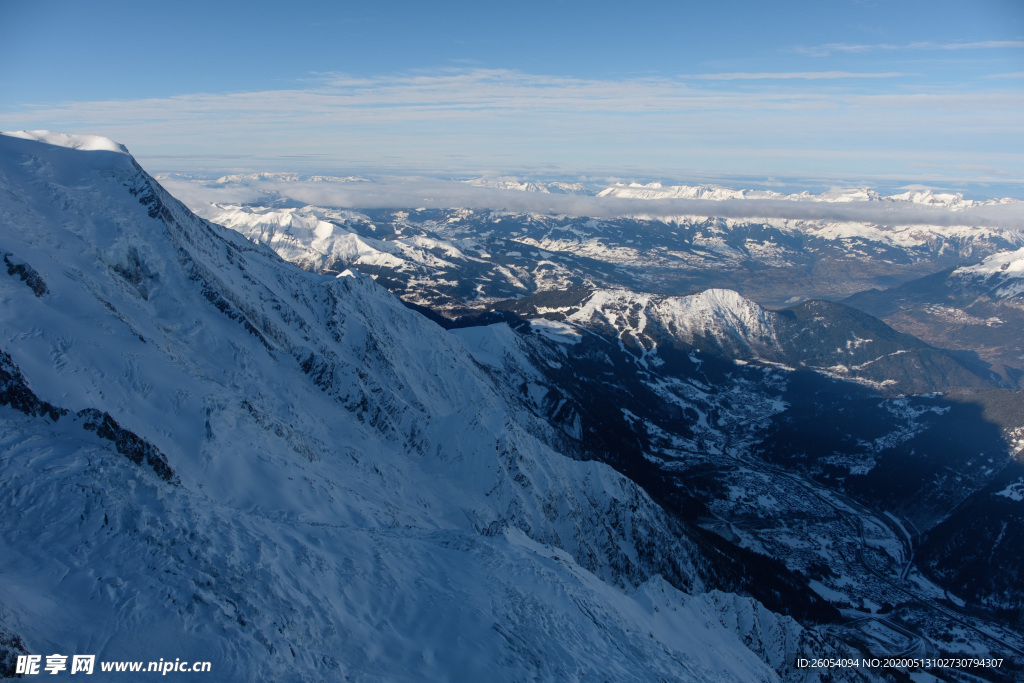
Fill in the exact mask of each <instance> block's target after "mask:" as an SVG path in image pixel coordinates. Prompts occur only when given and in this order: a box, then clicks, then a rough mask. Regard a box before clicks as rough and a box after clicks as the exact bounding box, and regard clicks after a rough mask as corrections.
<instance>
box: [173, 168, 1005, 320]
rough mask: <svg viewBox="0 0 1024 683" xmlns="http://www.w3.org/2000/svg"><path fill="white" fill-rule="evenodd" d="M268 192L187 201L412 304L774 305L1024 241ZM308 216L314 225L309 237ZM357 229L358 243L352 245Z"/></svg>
mask: <svg viewBox="0 0 1024 683" xmlns="http://www.w3.org/2000/svg"><path fill="white" fill-rule="evenodd" d="M188 187H191V186H190V185H189V186H188ZM257 187H258V184H257ZM275 187H278V186H276V185H275ZM275 192H276V190H275ZM275 196H278V195H273V196H261V197H259V198H258V199H259V203H257V204H239V203H216V204H207V203H203V202H201V201H195V202H193V206H194V207H195V209H196V210H197V211H198V212H199V213H200V214H201V215H203V216H204V217H205V218H208V219H209V220H211V221H213V222H216V223H220V224H223V225H229V226H231V227H232V228H233V229H235V230H238V231H240V232H242V233H243V234H245V235H247V236H249V237H251V238H253V239H260V240H261V241H264V242H266V243H269V244H272V245H273V246H274V247H275V249H278V250H279V252H281V253H283V254H286V257H287V258H288V259H289V260H293V261H295V262H297V263H301V264H303V265H304V267H309V268H313V269H317V270H331V271H334V272H340V271H341V270H344V269H345V268H348V267H355V268H358V269H360V270H361V271H362V272H365V273H368V274H371V275H373V276H375V277H378V278H384V281H385V282H386V283H387V286H388V288H389V289H391V290H392V291H395V292H397V293H399V294H400V295H401V296H402V298H404V299H405V300H407V301H411V302H414V303H418V304H422V305H429V306H431V307H434V308H447V309H460V308H464V307H465V306H467V305H470V306H472V305H474V302H477V303H480V304H484V305H486V304H488V303H490V302H491V301H494V300H499V299H507V298H514V297H520V296H523V295H525V294H531V293H534V292H537V291H545V290H559V289H565V288H566V287H567V286H571V285H579V284H585V285H587V286H590V287H593V288H626V289H631V290H634V291H644V292H653V293H656V294H667V295H681V294H694V293H698V292H700V291H703V290H704V289H709V288H719V289H732V290H735V291H737V292H739V293H740V294H742V295H743V296H745V297H747V298H750V299H753V300H755V301H758V302H760V303H762V304H768V305H774V306H782V305H786V304H788V303H793V302H795V301H800V300H803V299H807V298H841V297H844V296H849V295H852V294H854V293H856V292H858V291H863V290H866V289H871V288H879V289H881V288H886V287H891V286H893V285H894V284H900V283H901V282H904V281H907V280H911V279H915V278H917V277H921V276H925V275H929V274H931V273H934V272H935V271H936V270H941V269H943V268H955V267H960V266H965V265H970V264H973V263H977V262H978V261H979V260H981V259H983V258H985V257H988V256H990V255H992V254H995V253H998V252H1001V251H1006V250H1011V249H1018V248H1020V246H1021V244H1024V233H1022V232H1021V231H1020V230H1017V229H1013V228H997V227H972V226H961V225H919V224H912V225H898V224H896V225H885V224H878V223H864V222H855V221H839V220H804V219H782V218H764V219H737V218H700V217H694V216H680V217H677V218H674V219H667V218H655V217H648V218H643V219H638V218H588V217H574V216H552V215H543V214H524V213H518V212H508V211H500V212H499V211H492V210H480V209H443V210H436V209H413V208H408V209H402V210H381V209H360V210H358V211H357V210H353V209H339V208H329V207H323V206H311V205H306V206H301V207H297V206H295V203H294V202H292V201H284V200H283V199H281V198H280V197H279V199H280V201H276V200H274V197H275ZM579 208H586V207H585V206H581V207H579ZM943 211H944V212H945V213H946V214H949V213H951V211H952V210H951V209H944V210H943ZM313 225H315V226H318V227H317V230H318V232H317V234H316V235H311V234H310V235H307V234H306V231H308V230H309V229H310V227H309V226H313ZM353 236H356V237H358V238H359V239H361V240H362V242H363V243H362V244H361V245H360V246H359V248H358V249H354V248H353V246H352V244H351V243H352V241H353V239H354V237H353ZM282 250H284V251H282Z"/></svg>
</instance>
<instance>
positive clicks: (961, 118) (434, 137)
mask: <svg viewBox="0 0 1024 683" xmlns="http://www.w3.org/2000/svg"><path fill="white" fill-rule="evenodd" d="M883 83H884V84H886V85H885V87H882V86H881V85H880V84H883ZM986 83H987V84H989V87H988V88H987V89H978V90H976V91H974V92H971V93H969V94H965V93H964V92H963V91H962V90H955V91H954V90H950V89H948V88H942V87H923V86H916V85H914V84H913V79H912V78H911V77H910V76H908V75H907V74H902V73H901V72H891V71H879V72H853V71H829V70H822V71H792V72H781V71H780V72H763V73H762V72H722V73H709V74H695V75H689V76H686V75H681V76H676V77H632V78H619V79H596V78H592V79H585V78H569V77H560V76H548V75H543V74H540V75H538V74H527V73H522V72H517V71H509V70H498V69H469V70H442V71H435V72H430V73H405V74H397V75H386V76H380V77H375V78H355V77H349V76H345V75H337V74H322V75H320V76H319V77H317V78H316V80H313V81H310V82H308V83H306V84H305V85H304V86H303V87H298V88H291V89H283V90H273V91H258V92H234V93H193V94H185V95H180V96H176V97H168V98H151V99H139V100H130V101H121V100H117V101H95V102H68V103H64V104H61V105H57V106H39V107H33V106H21V107H18V108H17V110H16V111H13V110H12V109H11V108H9V107H8V108H7V109H6V111H0V129H8V130H11V129H24V128H48V129H51V130H62V131H67V132H83V133H84V132H89V133H98V134H103V135H107V136H109V137H112V138H114V139H116V140H118V141H119V142H123V143H125V144H127V145H128V146H129V148H130V149H131V150H132V151H133V153H135V154H136V155H137V156H139V157H140V158H141V159H142V160H143V161H144V162H146V160H147V159H148V158H153V159H161V160H163V161H161V162H160V164H161V168H162V169H163V170H186V169H187V168H188V167H190V166H191V167H192V168H196V167H198V166H200V165H205V167H207V168H209V167H211V166H214V165H218V164H219V168H224V167H225V166H226V165H227V164H225V163H223V160H224V159H225V158H226V157H227V158H230V157H236V158H240V159H245V158H248V159H249V160H250V162H246V161H244V160H243V161H240V163H239V164H238V165H244V164H246V163H251V164H252V166H257V165H260V164H265V163H266V162H273V163H274V164H275V165H276V168H292V169H294V168H297V167H298V166H299V165H300V164H302V163H304V162H302V159H307V160H308V159H309V158H311V157H312V155H317V159H318V163H320V164H321V168H320V169H319V170H321V171H328V170H331V169H328V168H324V166H326V165H330V166H331V167H332V168H333V169H334V170H340V169H342V168H346V167H347V168H354V169H360V168H363V169H365V168H385V169H387V168H398V167H401V166H403V165H404V167H405V168H407V169H410V170H413V171H415V172H429V173H443V172H453V173H454V172H462V171H468V170H472V171H473V172H481V171H488V170H496V171H501V172H515V171H518V170H519V169H524V168H539V167H543V166H558V167H559V168H561V169H570V170H575V171H583V172H598V171H601V172H619V173H623V174H634V175H635V174H637V171H640V173H643V174H646V175H648V176H651V175H657V174H663V175H669V174H672V173H680V172H687V171H696V172H708V173H723V174H728V173H733V174H739V173H743V174H749V173H764V174H774V173H789V174H802V175H822V174H837V175H845V176H847V177H849V176H851V175H876V176H877V175H883V174H889V175H901V176H902V177H904V178H908V179H910V178H916V177H918V176H916V173H917V171H915V169H914V166H913V164H920V163H927V164H932V165H933V167H934V168H936V171H935V172H934V173H936V174H938V173H939V172H940V171H939V170H938V169H946V170H947V172H948V173H949V174H951V175H953V176H954V177H964V175H965V172H964V169H965V168H967V167H974V168H982V167H988V168H993V169H997V170H998V171H999V172H1000V174H1002V175H1003V176H1004V177H1006V176H1009V177H1018V178H1019V177H1024V161H1022V159H1024V156H1022V154H1021V152H1022V150H1021V149H1020V147H1021V145H1020V139H1019V138H1020V135H1019V131H1020V125H1019V122H1020V121H1021V120H1024V92H1021V91H1020V89H1019V88H1014V87H1012V86H1013V83H1012V82H1010V81H1006V80H1003V81H999V80H994V79H990V80H988V81H986ZM217 159H220V161H219V162H218V161H217ZM287 159H291V161H287ZM252 166H250V168H251V167H252ZM175 167H176V168H175ZM265 168H266V166H264V169H265ZM306 168H311V164H306ZM260 170H263V169H260ZM966 175H968V176H971V178H970V179H972V180H973V179H977V177H978V173H977V172H969V173H967V174H966Z"/></svg>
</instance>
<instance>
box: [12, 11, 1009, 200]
mask: <svg viewBox="0 0 1024 683" xmlns="http://www.w3.org/2000/svg"><path fill="white" fill-rule="evenodd" d="M0 8H2V12H3V14H2V19H3V20H2V21H0V129H4V130H11V129H26V128H27V129H36V128H49V129H53V130H61V131H65V132H82V133H98V134H103V135H108V136H110V137H113V138H115V139H117V140H118V141H119V142H123V143H124V144H126V145H127V146H128V147H129V148H130V149H131V150H132V151H133V153H135V154H136V156H138V157H139V158H140V160H141V161H142V162H143V163H144V164H145V165H146V166H147V168H150V169H153V170H185V171H188V170H211V169H218V170H227V169H230V170H241V169H278V170H299V171H303V172H312V171H322V172H332V173H337V172H363V173H366V172H375V171H376V172H382V173H383V172H387V173H407V172H411V173H424V174H437V175H444V174H463V175H472V174H479V173H492V174H494V173H518V174H533V175H548V176H553V175H567V176H570V177H573V176H587V175H590V176H595V177H596V176H601V177H608V176H616V177H623V178H634V177H636V178H644V179H662V178H665V179H679V178H684V179H697V180H700V179H705V180H706V179H712V180H714V179H725V178H729V177H730V176H736V177H753V178H762V179H765V180H769V179H771V178H773V177H776V176H779V177H782V176H789V177H806V178H821V179H826V180H830V179H831V180H834V181H835V182H837V183H854V184H856V183H871V182H875V183H876V184H877V183H878V182H883V181H894V182H895V181H906V182H923V183H925V184H928V183H934V184H938V185H946V186H948V185H956V184H957V183H1001V184H1007V183H1020V182H1021V179H1024V133H1022V130H1024V126H1022V125H1021V122H1022V121H1024V2H1020V1H1018V0H988V1H985V0H974V1H973V2H961V1H957V2H950V1H943V0H930V1H927V2H925V1H918V0H888V1H886V2H875V1H873V0H858V1H854V0H846V1H844V0H834V1H832V2H820V0H819V2H813V3H812V2H776V3H766V2H737V1H733V2H729V1H723V2H716V3H710V2H681V1H676V2H648V3H633V4H626V3H604V2H590V3H581V2H550V1H549V2H515V3H480V2H473V3H468V2H465V3H463V2H449V3H429V2H422V1H421V2H375V3H354V2H330V3H328V2H302V1H293V2H287V3H283V2H260V1H257V0H253V1H250V2H244V3H242V2H213V1H210V0H207V1H206V2H191V1H185V2H182V1H178V2H174V3H163V4H157V3H146V2H137V1H136V2H120V1H117V2H114V1H107V2H104V1H102V0H100V1H95V2H88V3H86V2H67V1H55V0H37V1H36V2H32V3H26V2H22V1H19V0H0Z"/></svg>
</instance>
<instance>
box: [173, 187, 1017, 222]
mask: <svg viewBox="0 0 1024 683" xmlns="http://www.w3.org/2000/svg"><path fill="white" fill-rule="evenodd" d="M162 182H163V184H164V186H165V187H166V188H167V189H168V191H170V192H171V193H172V194H174V195H175V196H177V197H179V198H180V199H181V200H182V201H184V202H185V203H186V204H188V205H189V206H190V207H192V208H193V209H195V210H198V211H200V213H202V212H203V209H204V207H205V206H207V205H208V204H210V203H219V204H247V203H252V204H260V203H269V202H270V201H273V200H275V199H281V198H287V199H291V200H294V201H296V202H299V203H301V204H312V205H315V206H322V207H332V208H345V209H396V208H398V209H414V208H428V209H448V208H455V207H458V208H468V209H492V210H503V211H510V212H515V213H537V214H545V215H570V216H589V217H595V218H616V217H622V216H648V217H661V218H667V217H676V216H715V217H722V218H738V219H742V218H776V219H789V220H807V221H849V222H858V223H871V224H879V225H901V226H907V225H938V226H953V225H965V226H976V227H984V228H996V229H1011V230H1022V229H1024V202H1006V203H1001V204H997V203H992V204H982V205H978V206H972V207H968V208H965V209H961V210H956V211H953V210H949V209H947V208H941V207H934V206H927V205H920V204H913V203H911V202H877V201H872V202H868V201H854V202H824V201H792V200H784V199H725V200H702V199H625V198H619V197H595V196H588V195H557V194H543V193H537V192H519V191H515V190H502V189H495V188H488V187H477V186H473V185H467V184H465V183H459V182H446V181H441V180H434V179H429V178H428V179H424V178H405V179H402V178H395V179H388V180H383V181H377V182H353V183H334V182H308V181H298V182H294V181H288V182H281V181H261V182H258V183H253V184H239V185H210V184H206V183H197V182H193V181H183V180H173V179H169V180H164V181H162Z"/></svg>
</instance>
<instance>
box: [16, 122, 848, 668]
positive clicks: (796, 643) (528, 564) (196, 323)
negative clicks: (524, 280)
mask: <svg viewBox="0 0 1024 683" xmlns="http://www.w3.org/2000/svg"><path fill="white" fill-rule="evenodd" d="M24 137H27V138H29V139H20V138H15V137H11V136H0V240H2V242H0V251H3V254H4V261H5V265H6V270H7V272H6V275H7V276H6V277H2V278H0V297H2V299H3V302H4V305H3V306H2V307H0V350H2V351H3V353H4V354H5V355H4V356H3V363H0V370H2V373H0V385H2V386H0V403H2V404H3V405H0V418H2V420H3V424H4V428H3V430H2V434H3V436H2V437H0V504H2V505H3V509H4V511H5V512H6V513H7V514H5V515H4V516H3V518H2V520H0V538H2V539H3V541H2V542H3V546H4V547H5V549H6V552H5V553H3V555H2V557H0V582H2V590H0V626H2V627H3V629H4V633H13V634H14V637H10V638H7V637H5V642H8V643H15V645H8V646H7V647H8V648H9V649H10V650H11V651H14V652H16V651H20V650H19V648H20V649H21V650H24V651H27V652H31V653H37V654H38V653H45V654H49V653H51V652H58V653H60V652H63V653H68V654H70V653H87V654H96V655H97V656H98V658H99V659H100V660H112V659H139V660H156V659H158V658H160V657H162V658H164V659H173V658H176V657H180V658H181V659H183V660H184V659H187V660H191V661H195V660H207V661H210V662H212V663H213V667H214V671H215V672H216V674H215V675H216V678H217V679H218V680H321V679H324V678H330V679H340V678H342V677H345V676H350V677H353V678H355V679H371V680H378V679H387V680H424V679H427V680H429V679H438V680H440V679H445V680H451V679H476V680H481V679H486V680H522V679H523V678H540V679H548V680H565V679H571V678H588V677H597V678H612V679H615V680H665V679H673V680H773V679H775V678H776V677H777V676H778V673H777V672H782V673H785V674H792V675H793V676H798V675H799V672H794V671H793V670H792V668H791V667H792V660H793V656H795V653H796V652H798V651H799V652H805V653H807V654H822V653H825V652H828V651H829V648H828V647H827V646H826V645H825V644H824V643H820V642H817V641H816V636H814V634H813V633H811V632H807V631H804V630H803V629H801V628H800V626H799V625H797V624H796V623H795V622H793V621H792V620H790V619H786V618H781V617H777V616H775V615H773V614H771V613H770V612H767V611H766V610H764V609H763V608H760V607H759V606H757V605H754V604H752V603H751V601H750V600H749V599H747V598H738V597H735V596H723V595H721V594H704V595H701V592H702V590H703V588H704V586H706V585H707V582H708V578H709V577H710V576H711V575H712V574H713V571H714V566H713V561H712V560H711V559H709V558H707V557H703V556H702V555H701V553H700V551H698V550H697V549H696V548H695V546H694V544H693V543H692V542H691V541H690V540H689V539H688V537H687V533H686V531H685V529H684V528H683V527H682V526H681V524H680V523H679V522H676V521H674V519H673V518H671V517H669V516H668V515H666V513H664V512H663V511H662V510H661V509H660V508H659V507H658V506H656V505H655V504H654V503H652V501H651V500H650V499H649V498H648V497H647V496H646V495H645V494H644V493H643V492H642V491H641V490H640V489H639V488H638V487H637V486H635V485H633V484H632V483H631V482H630V481H629V480H627V479H625V478H623V477H621V476H619V475H617V474H616V473H614V472H613V471H612V470H611V469H609V468H607V467H605V466H603V465H600V464H597V463H592V462H591V463H583V462H576V461H572V460H569V459H568V458H565V457H563V456H561V455H559V454H558V453H557V452H555V451H554V450H552V448H551V447H550V446H548V445H547V442H549V441H554V440H555V439H554V437H553V436H552V435H551V434H550V433H549V432H550V427H548V426H547V425H546V424H544V423H543V422H541V421H540V420H537V419H535V418H533V417H532V416H531V414H530V413H529V412H528V411H527V410H525V408H524V407H522V406H521V405H520V403H519V401H520V399H518V398H516V393H515V392H513V391H506V389H504V388H502V387H501V386H500V385H498V384H496V383H495V382H494V381H493V379H492V378H491V376H490V375H488V373H486V372H485V371H484V370H483V369H482V367H481V366H480V365H478V364H477V363H476V362H474V361H473V360H472V359H471V357H470V356H469V354H468V353H467V352H466V350H465V348H464V346H463V345H462V343H461V342H460V340H459V338H458V337H457V336H455V335H452V334H450V333H447V332H445V331H444V330H442V329H441V328H440V327H437V326H436V325H434V324H433V323H431V322H429V321H428V320H427V319H425V318H423V317H422V316H419V315H418V314H415V313H413V312H411V311H409V310H408V309H406V308H405V307H404V306H403V305H402V304H401V303H400V302H399V301H398V300H397V299H395V298H394V297H393V296H391V295H390V294H388V293H387V292H386V291H385V290H383V289H382V288H380V287H379V286H377V285H376V284H374V283H373V282H372V281H371V280H370V279H369V278H366V277H364V276H359V275H356V274H352V273H344V274H343V276H342V277H338V278H330V277H324V276H320V275H314V274H310V273H306V272H303V271H300V270H298V269H296V268H294V267H292V266H291V265H288V264H286V263H284V262H283V261H281V260H280V259H279V257H278V256H277V255H276V254H274V253H273V252H272V251H271V250H270V249H269V248H267V247H265V246H262V245H259V244H254V243H252V242H249V241H248V240H246V239H245V238H244V237H242V236H241V235H239V234H237V233H234V232H232V231H229V230H225V229H223V228H220V227H218V226H214V225H211V224H209V223H206V222H204V221H202V220H200V219H198V218H196V217H195V216H194V215H192V214H191V213H189V212H188V211H187V210H186V209H185V208H184V207H183V206H182V205H181V204H179V203H178V202H177V201H175V200H174V199H173V198H171V197H170V196H168V195H167V194H166V193H165V192H164V191H163V190H162V188H160V187H159V186H158V185H157V184H156V183H155V182H154V181H152V179H151V178H149V176H147V175H146V174H145V173H144V172H143V171H142V170H141V169H140V168H139V167H138V166H137V164H135V162H134V160H133V159H132V158H131V157H130V156H128V155H127V154H126V153H125V152H124V151H123V149H119V148H118V147H117V146H116V145H114V143H109V144H107V142H109V141H107V142H102V141H100V142H102V144H100V143H98V142H97V140H96V139H82V138H74V137H60V136H54V135H46V134H41V133H40V134H34V135H29V136H24ZM86 150H92V151H86ZM680 589H685V590H688V591H690V592H691V593H692V594H693V595H687V594H686V593H683V592H681V591H680ZM694 596H696V597H694ZM746 643H749V644H751V647H753V648H754V650H756V653H755V652H754V651H752V650H751V649H750V648H748V647H747V645H746ZM0 654H3V653H0ZM8 654H10V652H8ZM765 662H767V664H766V663H765Z"/></svg>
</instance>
